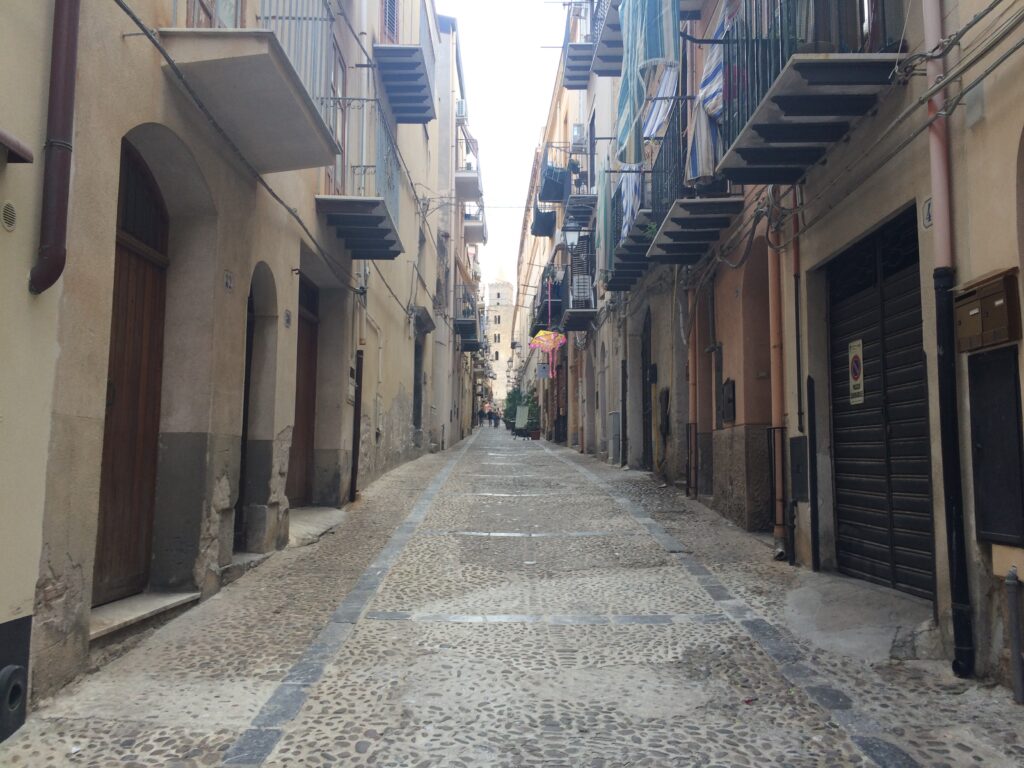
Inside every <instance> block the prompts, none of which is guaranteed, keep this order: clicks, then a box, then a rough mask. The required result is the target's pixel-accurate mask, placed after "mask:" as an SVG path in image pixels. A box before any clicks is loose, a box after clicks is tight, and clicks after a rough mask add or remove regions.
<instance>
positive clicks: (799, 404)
mask: <svg viewBox="0 0 1024 768" xmlns="http://www.w3.org/2000/svg"><path fill="white" fill-rule="evenodd" d="M793 208H794V209H795V210H796V211H798V212H797V213H795V214H793V244H792V250H793V322H794V324H795V325H796V343H795V344H794V345H793V347H794V348H793V352H794V353H795V357H796V428H797V430H798V431H799V432H800V434H803V432H804V390H803V387H802V386H801V385H802V383H803V380H804V351H803V339H802V335H803V329H802V328H801V321H800V301H801V296H800V281H801V277H802V275H801V274H800V269H801V268H800V215H801V214H800V213H799V210H800V199H799V198H798V197H797V190H796V187H793Z"/></svg>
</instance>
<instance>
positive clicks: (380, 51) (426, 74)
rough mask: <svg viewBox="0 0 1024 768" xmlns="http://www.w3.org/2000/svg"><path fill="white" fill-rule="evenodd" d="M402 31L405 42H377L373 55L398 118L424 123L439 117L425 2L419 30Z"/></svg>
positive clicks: (431, 40) (411, 122)
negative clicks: (405, 32)
mask: <svg viewBox="0 0 1024 768" xmlns="http://www.w3.org/2000/svg"><path fill="white" fill-rule="evenodd" d="M410 32H411V34H403V35H402V37H403V38H405V42H403V43H392V42H385V43H375V44H374V46H373V59H374V64H375V65H376V69H377V73H378V75H379V76H380V83H381V86H382V87H383V89H384V92H385V93H386V94H387V97H388V102H389V103H390V105H391V112H392V114H394V116H395V122H396V123H401V124H403V125H404V124H413V125H425V124H427V123H429V122H431V121H432V120H433V119H434V118H436V117H437V110H436V107H435V98H434V70H435V68H436V58H435V53H434V43H433V38H432V37H431V33H430V21H429V19H428V18H427V10H426V3H424V4H423V5H422V7H421V8H420V24H419V29H418V30H415V29H414V30H411V31H410Z"/></svg>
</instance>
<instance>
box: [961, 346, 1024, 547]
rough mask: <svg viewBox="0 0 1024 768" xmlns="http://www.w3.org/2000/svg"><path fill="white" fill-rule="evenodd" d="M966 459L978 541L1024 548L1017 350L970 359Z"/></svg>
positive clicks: (1022, 455)
mask: <svg viewBox="0 0 1024 768" xmlns="http://www.w3.org/2000/svg"><path fill="white" fill-rule="evenodd" d="M968 375H969V380H970V385H971V459H972V466H973V468H974V517H975V527H976V530H977V537H978V540H979V541H991V542H997V543H999V544H1006V545H1009V546H1013V547H1019V546H1021V544H1024V473H1022V467H1021V463H1022V460H1024V449H1022V443H1024V438H1022V436H1021V404H1020V373H1019V368H1018V363H1017V345H1016V344H1014V345H1012V346H1009V347H1002V348H1001V349H994V350H992V351H990V352H981V353H979V354H975V355H971V356H970V358H969V359H968Z"/></svg>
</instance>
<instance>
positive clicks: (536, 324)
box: [530, 265, 565, 336]
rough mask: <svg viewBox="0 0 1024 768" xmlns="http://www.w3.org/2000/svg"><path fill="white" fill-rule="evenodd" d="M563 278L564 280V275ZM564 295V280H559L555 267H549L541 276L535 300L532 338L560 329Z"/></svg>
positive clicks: (531, 328) (531, 322) (531, 326)
mask: <svg viewBox="0 0 1024 768" xmlns="http://www.w3.org/2000/svg"><path fill="white" fill-rule="evenodd" d="M562 278H564V274H563V275H562ZM564 294H565V284H564V279H559V275H558V271H557V270H556V269H555V267H554V266H553V265H548V267H547V268H546V269H545V270H544V273H543V275H542V276H541V279H540V285H539V286H538V288H537V296H536V297H535V298H534V300H533V315H532V318H531V320H530V336H536V335H537V334H538V333H539V332H540V331H550V330H553V329H555V328H557V327H558V324H559V322H561V319H562V310H563V307H564V306H565V295H564Z"/></svg>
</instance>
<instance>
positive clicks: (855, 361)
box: [849, 339, 864, 405]
mask: <svg viewBox="0 0 1024 768" xmlns="http://www.w3.org/2000/svg"><path fill="white" fill-rule="evenodd" d="M849 370H850V405H860V404H861V403H863V402H864V340H863V339H857V340H856V341H851V342H850V368H849Z"/></svg>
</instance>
